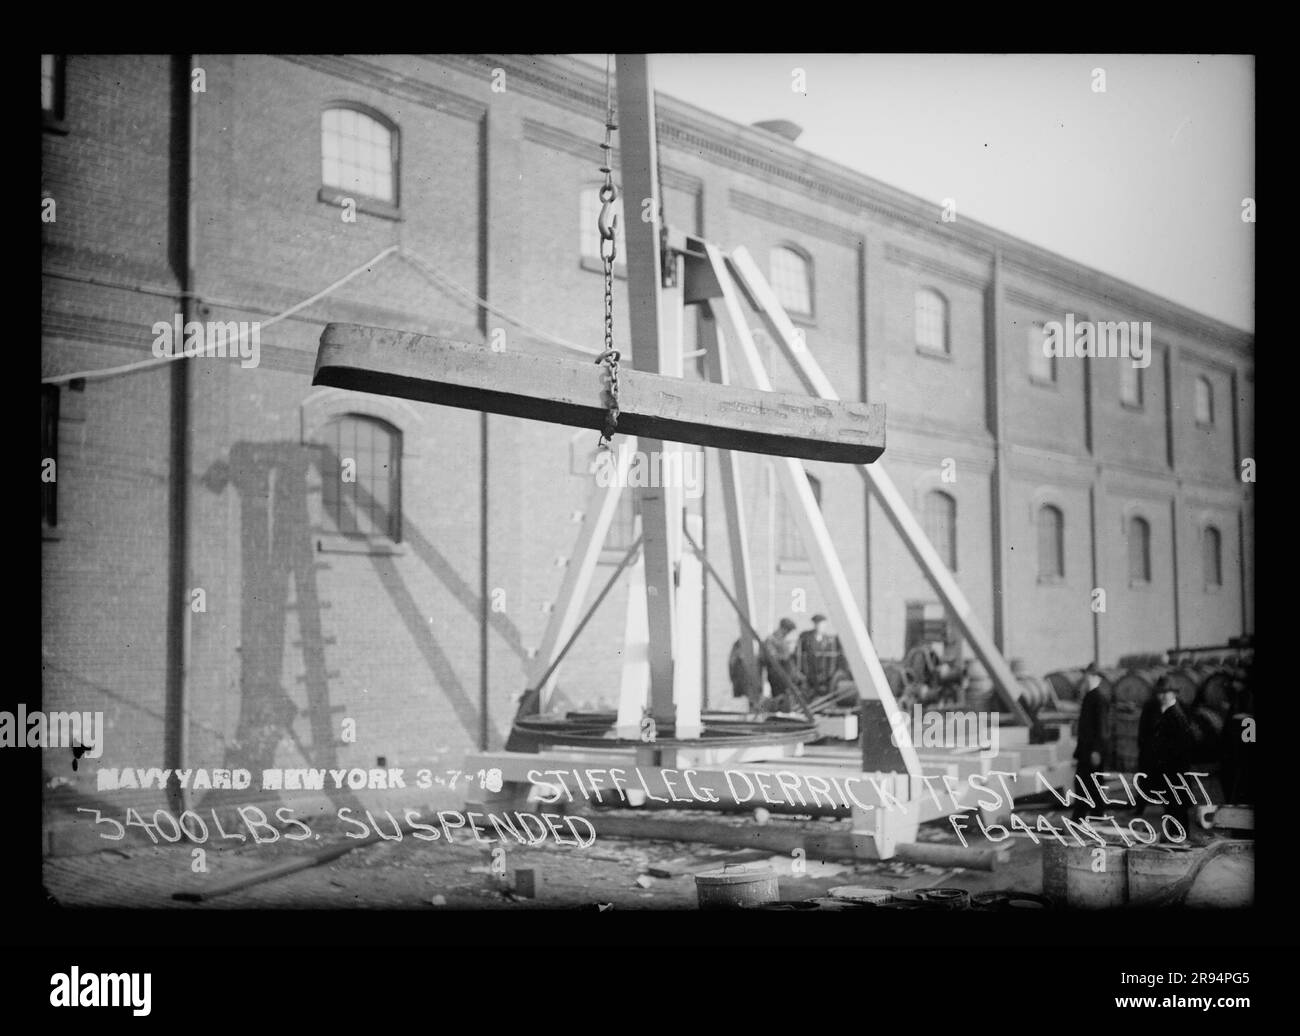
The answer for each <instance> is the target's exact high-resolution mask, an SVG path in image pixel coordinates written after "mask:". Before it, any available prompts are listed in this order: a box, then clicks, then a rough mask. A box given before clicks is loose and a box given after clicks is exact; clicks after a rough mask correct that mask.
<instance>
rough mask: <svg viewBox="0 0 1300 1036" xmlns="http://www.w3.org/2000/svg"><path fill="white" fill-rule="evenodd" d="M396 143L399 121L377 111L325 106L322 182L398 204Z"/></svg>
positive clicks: (322, 129)
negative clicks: (387, 117)
mask: <svg viewBox="0 0 1300 1036" xmlns="http://www.w3.org/2000/svg"><path fill="white" fill-rule="evenodd" d="M397 143H398V133H397V126H396V124H395V123H393V122H391V121H389V120H388V119H385V118H384V117H383V116H382V115H380V114H379V113H378V112H373V111H370V110H368V109H367V110H363V109H361V108H360V107H354V106H350V105H340V106H336V107H332V108H326V109H325V110H324V111H323V112H321V117H320V152H321V183H322V184H324V185H325V186H326V187H332V188H334V189H335V190H338V191H342V192H344V193H346V194H350V195H360V196H363V197H366V198H374V199H375V200H377V201H382V202H386V203H388V204H389V205H396V204H397Z"/></svg>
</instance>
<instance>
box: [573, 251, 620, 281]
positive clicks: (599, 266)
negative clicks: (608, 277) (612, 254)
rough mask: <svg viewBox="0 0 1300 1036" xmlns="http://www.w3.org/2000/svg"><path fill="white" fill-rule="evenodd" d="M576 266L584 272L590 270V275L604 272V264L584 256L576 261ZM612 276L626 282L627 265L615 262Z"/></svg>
mask: <svg viewBox="0 0 1300 1036" xmlns="http://www.w3.org/2000/svg"><path fill="white" fill-rule="evenodd" d="M578 265H579V266H581V267H582V268H583V269H584V270H590V271H591V272H592V273H604V272H605V264H604V263H603V262H601V261H600V260H599V259H593V258H592V257H591V256H589V255H584V256H583V257H582V258H581V259H580V260H579V261H578ZM614 276H615V277H617V278H618V279H619V280H621V281H625V280H627V263H620V262H618V261H615V263H614Z"/></svg>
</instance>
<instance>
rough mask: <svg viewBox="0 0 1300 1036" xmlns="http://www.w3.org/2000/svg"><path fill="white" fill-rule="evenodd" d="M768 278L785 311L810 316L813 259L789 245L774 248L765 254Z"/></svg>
mask: <svg viewBox="0 0 1300 1036" xmlns="http://www.w3.org/2000/svg"><path fill="white" fill-rule="evenodd" d="M768 279H769V280H770V281H771V283H772V291H773V292H775V293H776V298H777V301H778V302H780V303H781V305H782V307H784V309H785V311H786V312H787V313H789V314H790V315H791V316H802V317H810V316H812V312H813V283H812V260H811V259H809V258H808V256H806V255H805V254H804V253H803V252H800V251H798V250H797V249H795V248H791V247H790V246H789V245H779V246H778V247H776V248H773V249H772V251H771V253H770V254H769V255H768Z"/></svg>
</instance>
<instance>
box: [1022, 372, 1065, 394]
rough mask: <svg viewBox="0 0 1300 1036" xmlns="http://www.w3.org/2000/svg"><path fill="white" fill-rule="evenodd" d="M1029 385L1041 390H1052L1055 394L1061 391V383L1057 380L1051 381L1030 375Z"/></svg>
mask: <svg viewBox="0 0 1300 1036" xmlns="http://www.w3.org/2000/svg"><path fill="white" fill-rule="evenodd" d="M1029 384H1031V385H1034V386H1035V387H1037V388H1041V389H1050V390H1051V391H1053V392H1059V391H1060V382H1058V381H1057V380H1056V379H1055V378H1052V379H1050V380H1049V379H1048V378H1036V377H1034V375H1032V374H1031V375H1029Z"/></svg>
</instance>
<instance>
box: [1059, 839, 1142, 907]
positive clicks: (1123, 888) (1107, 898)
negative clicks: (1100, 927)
mask: <svg viewBox="0 0 1300 1036" xmlns="http://www.w3.org/2000/svg"><path fill="white" fill-rule="evenodd" d="M1127 852H1128V850H1127V849H1125V848H1124V847H1123V846H1119V845H1104V846H1103V845H1068V846H1066V847H1065V903H1066V905H1067V906H1070V907H1073V908H1075V909H1077V910H1110V909H1113V908H1115V907H1122V906H1123V905H1124V904H1125V902H1127V900H1128V866H1127V864H1126V863H1125V861H1124V856H1125V854H1126V853H1127ZM1094 853H1095V854H1100V855H1097V856H1095V857H1094ZM1094 858H1095V859H1098V860H1100V861H1101V864H1100V867H1099V868H1098V869H1097V870H1093V860H1094Z"/></svg>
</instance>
